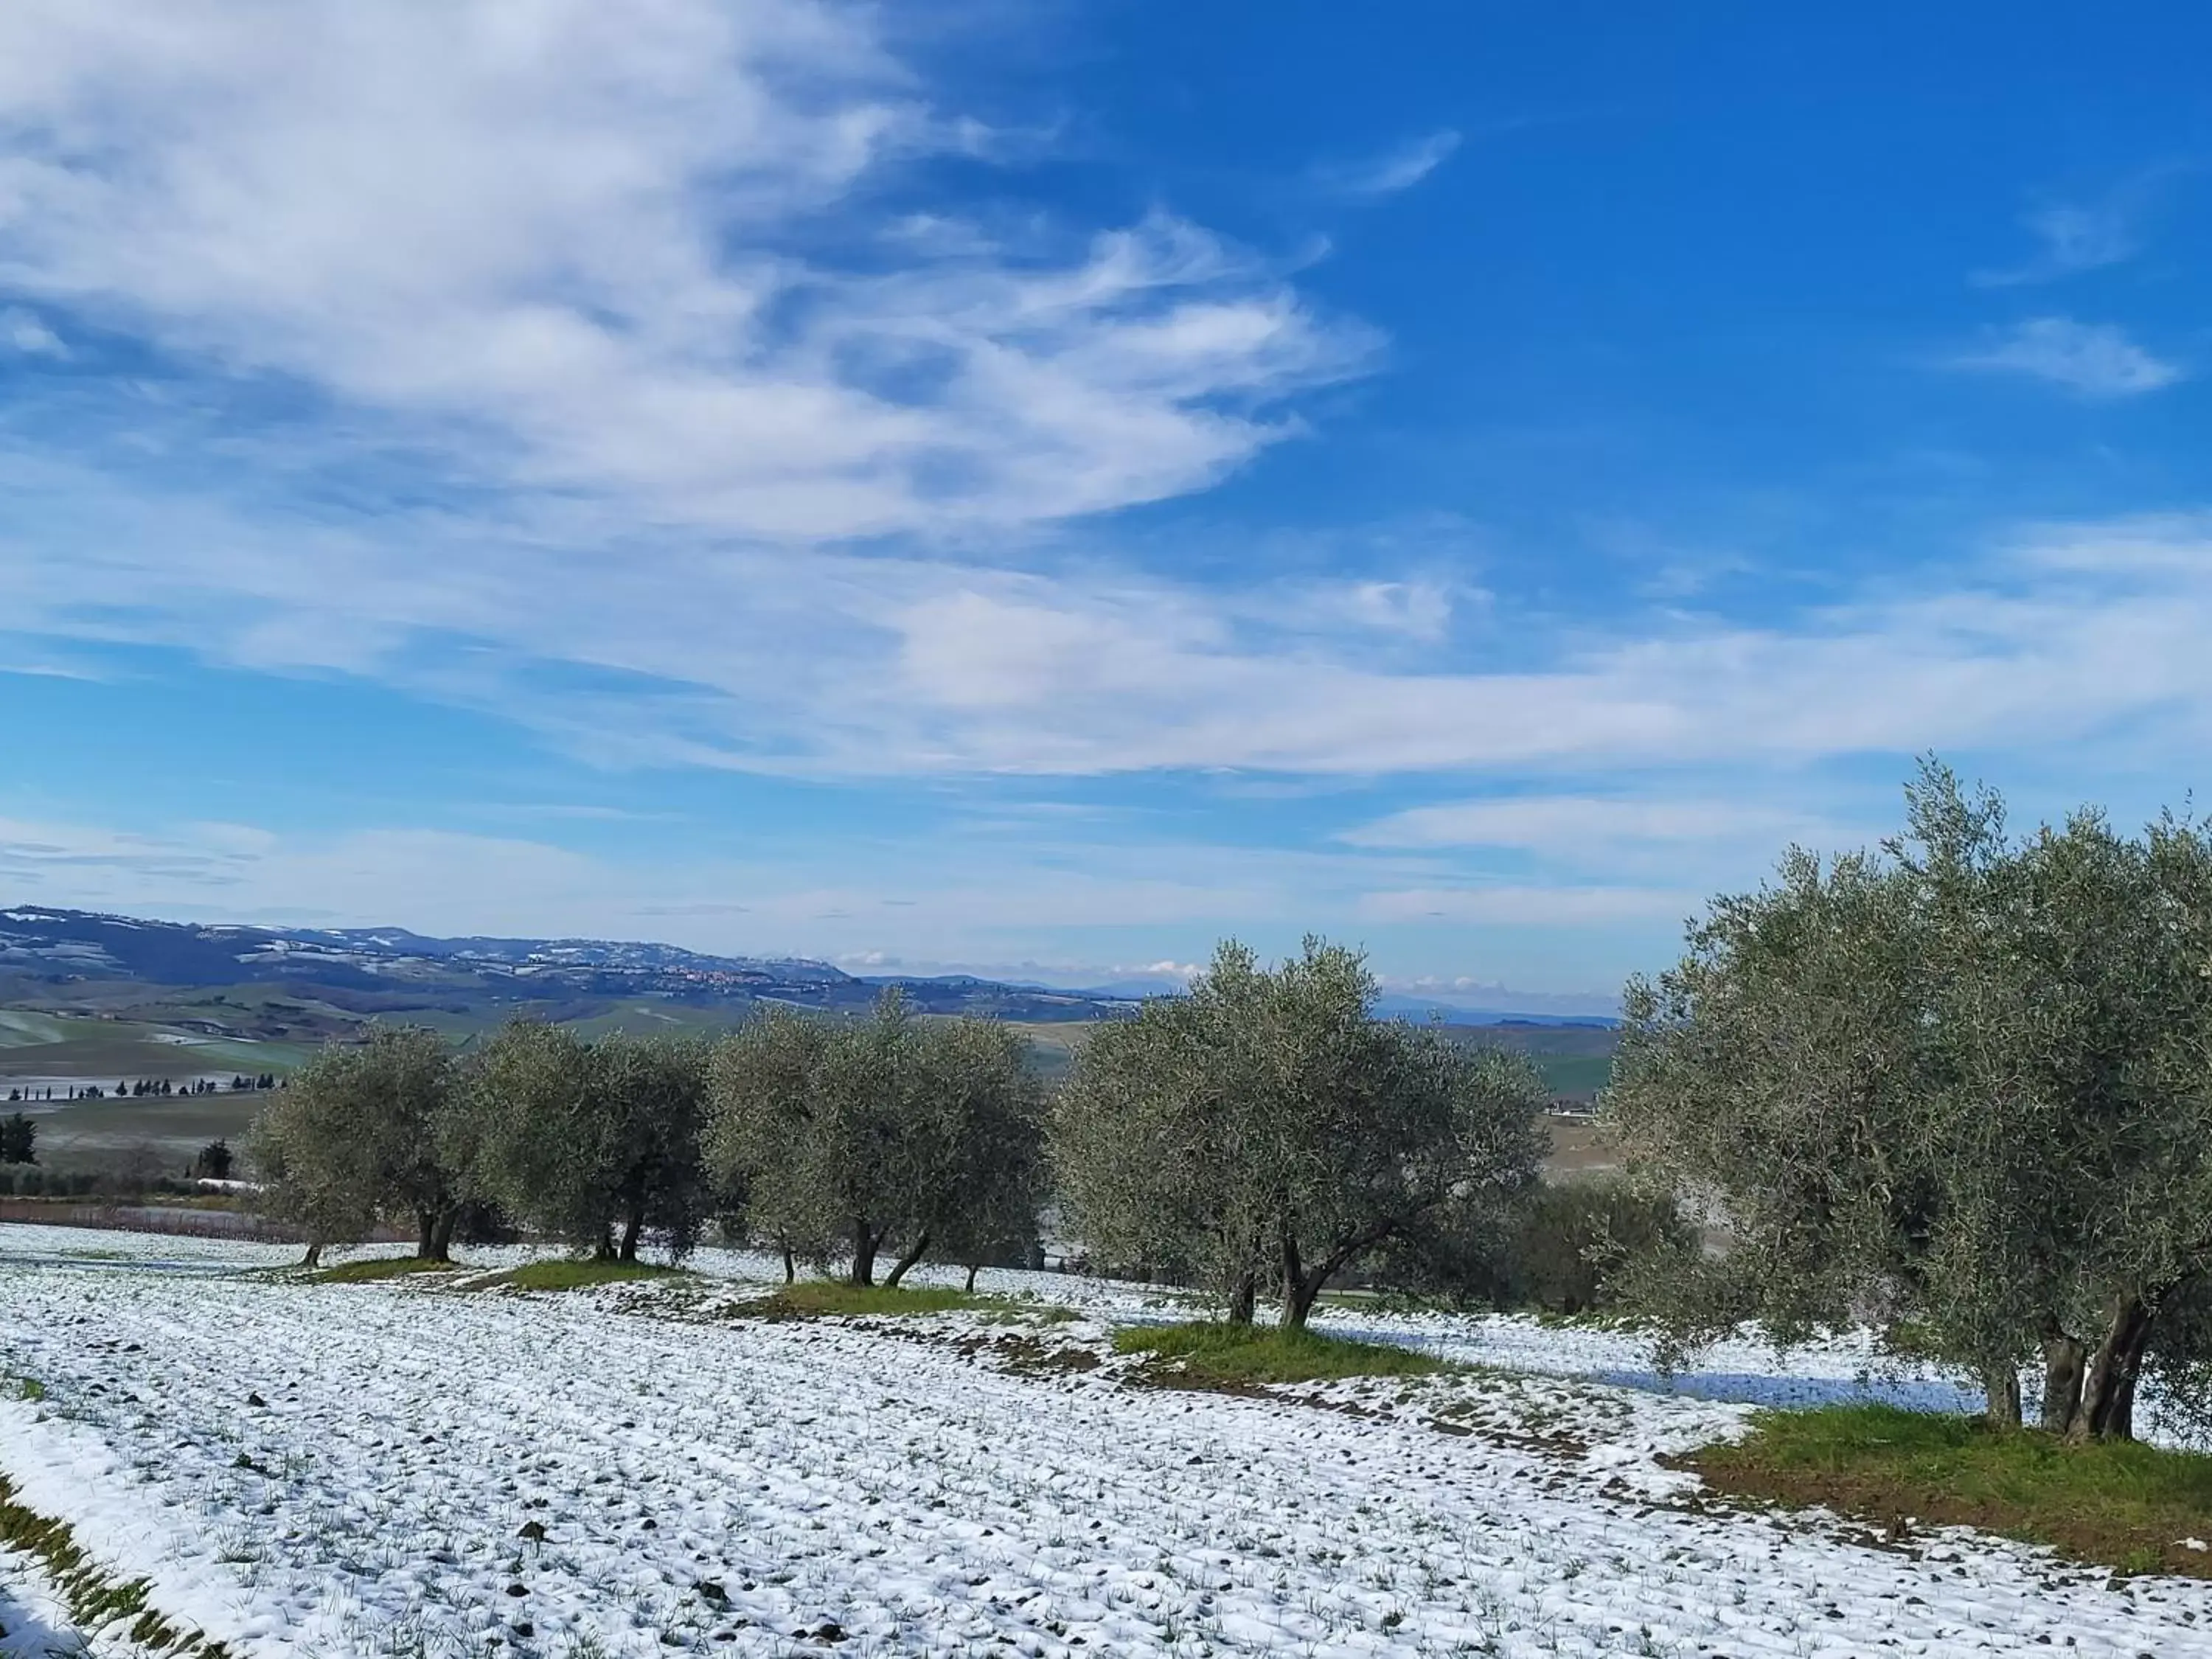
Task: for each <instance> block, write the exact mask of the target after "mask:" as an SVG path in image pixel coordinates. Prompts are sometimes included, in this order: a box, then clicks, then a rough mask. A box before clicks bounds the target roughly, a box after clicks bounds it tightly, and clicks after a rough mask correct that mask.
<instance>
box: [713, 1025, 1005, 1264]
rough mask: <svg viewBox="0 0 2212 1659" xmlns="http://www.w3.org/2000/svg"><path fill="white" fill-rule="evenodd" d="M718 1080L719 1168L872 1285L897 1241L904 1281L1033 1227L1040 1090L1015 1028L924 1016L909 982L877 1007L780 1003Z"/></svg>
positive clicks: (757, 1219) (749, 1221) (764, 1218)
mask: <svg viewBox="0 0 2212 1659" xmlns="http://www.w3.org/2000/svg"><path fill="white" fill-rule="evenodd" d="M712 1079H713V1080H712V1097H713V1121H712V1124H711V1127H710V1128H709V1130H708V1138H707V1146H708V1158H709V1163H710V1166H711V1168H712V1170H713V1171H714V1176H715V1178H716V1180H717V1181H718V1182H720V1183H721V1184H722V1185H723V1186H724V1187H726V1188H729V1189H731V1190H732V1191H737V1192H742V1193H743V1194H744V1214H745V1217H746V1222H745V1225H746V1228H747V1231H749V1232H750V1234H751V1235H752V1236H753V1237H755V1238H757V1239H758V1240H759V1241H760V1242H762V1243H767V1244H771V1245H774V1246H775V1247H778V1248H781V1249H783V1250H784V1251H785V1252H786V1254H787V1257H788V1256H791V1255H799V1256H804V1257H806V1258H808V1259H810V1260H812V1261H823V1262H826V1261H829V1260H830V1259H831V1258H833V1257H841V1258H842V1260H844V1261H846V1262H847V1263H848V1269H849V1272H850V1274H851V1277H852V1280H853V1282H854V1284H856V1285H871V1284H873V1283H874V1282H875V1269H876V1263H877V1260H878V1257H879V1256H880V1255H882V1253H883V1252H884V1250H885V1249H891V1250H893V1251H895V1252H896V1259H895V1261H894V1263H893V1266H892V1267H891V1269H890V1273H889V1274H888V1275H887V1277H886V1280H885V1282H886V1283H888V1284H891V1285H896V1284H897V1283H898V1282H899V1281H900V1280H901V1279H902V1278H903V1277H904V1276H905V1275H906V1273H908V1271H909V1270H910V1269H911V1268H912V1267H914V1265H915V1263H916V1262H917V1261H921V1260H922V1259H923V1258H924V1257H925V1256H928V1255H939V1256H941V1257H943V1258H945V1259H948V1260H964V1261H966V1262H967V1263H968V1264H969V1265H973V1264H974V1263H975V1261H976V1260H977V1259H978V1256H979V1255H980V1254H981V1253H983V1252H987V1251H994V1250H998V1249H1008V1250H1011V1249H1013V1248H1015V1241H1016V1239H1017V1237H1019V1239H1020V1241H1021V1243H1022V1244H1024V1245H1025V1244H1026V1243H1027V1239H1028V1237H1029V1236H1030V1235H1031V1234H1033V1233H1034V1231H1035V1226H1036V1194H1037V1188H1038V1169H1039V1152H1038V1149H1039V1146H1040V1144H1041V1141H1042V1121H1041V1110H1040V1104H1039V1102H1040V1095H1039V1091H1038V1086H1037V1083H1036V1077H1035V1074H1034V1073H1033V1072H1032V1071H1031V1070H1030V1066H1029V1062H1028V1056H1027V1052H1026V1046H1025V1044H1024V1042H1023V1039H1022V1037H1021V1036H1020V1034H1019V1033H1018V1032H1017V1031H1015V1030H1012V1028H1011V1027H1008V1026H1006V1025H1005V1024H1000V1023H999V1022H996V1021H991V1020H980V1019H951V1020H945V1019H923V1018H919V1017H917V1016H916V1015H915V1012H913V1010H912V1009H911V1008H910V1007H909V1006H908V1004H907V1002H906V1001H905V1000H904V999H903V998H902V997H901V996H900V995H899V994H898V993H897V992H896V990H892V991H888V992H886V993H885V994H884V997H883V999H882V1000H881V1001H880V1002H879V1003H878V1006H877V1007H876V1010H875V1012H874V1013H873V1014H872V1016H871V1017H870V1018H866V1019H865V1020H858V1021H851V1022H843V1023H840V1022H835V1021H830V1020H825V1019H822V1018H816V1017H812V1016H809V1015H805V1014H801V1013H799V1012H794V1011H792V1010H788V1009H772V1010H769V1012H765V1013H763V1014H761V1015H759V1016H757V1017H756V1018H754V1019H752V1020H751V1021H750V1022H748V1023H747V1024H746V1025H745V1026H744V1027H743V1028H742V1029H741V1030H738V1032H736V1033H735V1034H733V1035H732V1036H730V1037H729V1038H727V1039H726V1040H725V1041H724V1042H722V1044H721V1045H720V1047H719V1048H717V1050H716V1052H715V1054H714V1061H713V1066H712Z"/></svg>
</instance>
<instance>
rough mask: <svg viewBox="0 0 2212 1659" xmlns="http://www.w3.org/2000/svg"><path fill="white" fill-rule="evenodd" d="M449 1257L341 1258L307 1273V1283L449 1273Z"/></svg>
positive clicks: (363, 1281)
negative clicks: (359, 1259)
mask: <svg viewBox="0 0 2212 1659" xmlns="http://www.w3.org/2000/svg"><path fill="white" fill-rule="evenodd" d="M454 1271H455V1268H454V1266H453V1263H452V1262H450V1261H422V1259H421V1258H419V1257H416V1256H411V1255H373V1256H370V1257H368V1258H367V1259H366V1260H365V1261H341V1262H339V1263H338V1264H337V1266H336V1267H321V1268H318V1269H317V1270H316V1271H314V1272H313V1273H309V1274H308V1275H307V1282H308V1283H309V1284H310V1285H374V1284H375V1283H376V1282H377V1281H378V1280H380V1279H404V1278H406V1277H407V1276H408V1275H409V1274H410V1273H453V1272H454Z"/></svg>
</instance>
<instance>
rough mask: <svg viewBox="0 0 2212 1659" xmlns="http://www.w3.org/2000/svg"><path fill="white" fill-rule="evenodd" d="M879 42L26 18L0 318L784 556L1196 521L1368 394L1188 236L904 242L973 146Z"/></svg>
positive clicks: (404, 23)
mask: <svg viewBox="0 0 2212 1659" xmlns="http://www.w3.org/2000/svg"><path fill="white" fill-rule="evenodd" d="M866 23H867V15H866V13H865V12H863V11H860V10H858V9H848V8H844V7H839V6H833V5H829V4H823V3H814V0H764V3H761V4H757V5H751V6H747V7H744V8H741V9H733V8H730V7H726V6H721V5H717V4H712V3H708V0H654V3H652V4H648V5H645V6H641V7H638V8H635V9H630V10H627V11H625V12H624V13H623V15H620V16H619V17H618V16H617V15H615V14H614V13H611V12H610V11H608V10H606V9H604V8H601V7H596V6H592V5H589V4H586V3H582V0H526V3H522V4H519V5H516V4H503V3H491V0H469V3H457V4H454V5H450V6H404V7H392V8H362V7H358V6H354V5H350V4H348V3H345V0H302V3H300V4H298V5H293V6H286V7H282V8H277V9H273V10H269V11H255V12H252V13H251V14H248V13H241V12H240V11H239V10H237V9H235V8H233V7H229V6H226V5H223V4H221V3H216V0H173V3H162V4H159V5H153V4H146V3H134V0H27V3H25V4H22V5H18V6H12V7H9V8H8V9H6V10H5V12H4V14H0V155H4V158H5V159H4V164H0V291H4V290H12V291H13V292H14V293H15V294H16V295H20V296H22V297H23V298H25V299H27V300H33V301H37V302H39V303H40V304H41V305H42V306H45V307H48V308H50V309H53V310H58V311H65V312H69V313H76V314H77V315H80V316H82V317H83V318H86V319H89V320H91V321H92V322H94V324H96V325H99V326H100V327H103V328H106V329H111V330H115V331H123V332H125V333H128V334H130V335H131V336H133V337H137V338H139V339H142V340H144V341H147V342H150V343H154V344H155V345H157V346H158V347H160V348H161V349H163V350H165V351H167V353H169V354H171V355H172V356H173V357H174V358H175V359H177V360H178V361H179V362H189V363H197V364H204V365H207V366H210V367H212V368H215V369H216V371H217V372H219V373H221V374H224V375H228V376H246V377H255V376H261V377H274V378H276V379H278V380H286V381H293V382H297V383H299V384H301V385H302V386H307V387H311V388H313V390H314V391H315V392H318V393H319V394H321V395H323V396H325V397H327V398H331V399H335V400H337V403H338V404H340V405H342V406H343V408H344V409H346V410H349V411H352V412H354V413H355V414H356V416H360V417H366V418H369V419H372V420H375V421H380V422H383V423H384V425H383V427H382V429H381V430H380V431H377V432H375V433H374V436H375V437H376V438H377V439H379V440H380V441H383V442H386V443H389V444H395V445H399V446H404V447H411V448H414V449H415V450H416V451H417V452H418V453H426V454H429V453H435V454H438V455H441V456H444V457H447V458H449V459H450V460H451V463H452V464H453V467H454V469H455V471H457V472H458V473H459V475H460V476H461V477H463V478H464V479H465V480H467V481H470V482H472V483H501V484H506V485H510V486H520V487H524V488H527V489H534V490H538V491H543V492H548V493H578V492H580V493H582V494H583V495H587V496H591V497H596V498H601V499H605V500H607V501H611V502H615V503H619V504H620V506H621V507H622V508H623V510H624V511H625V512H627V513H631V514H634V515H635V514H643V515H644V516H647V517H648V518H650V519H652V520H654V521H657V522H661V523H682V524H688V525H691V526H698V527H701V528H702V529H708V530H713V531H720V532H728V533H732V534H737V535H741V536H747V537H753V538H772V539H776V540H780V541H801V542H805V541H818V540H829V539H839V538H854V537H866V536H880V535H890V534H901V533H925V534H935V533H944V532H949V531H954V530H957V531H961V532H975V531H977V530H979V529H987V528H989V527H991V526H1022V525H1027V524H1034V523H1038V522H1044V521H1051V520H1059V519H1063V518H1066V517H1069V516H1073V515H1078V514H1082V513H1094V512H1098V511H1102V510H1105V509H1109V508H1113V507H1122V506H1126V505H1128V504H1130V503H1133V502H1139V501H1152V500H1157V499H1159V498H1161V497H1163V496H1166V495H1175V494H1178V493H1181V492H1182V491H1185V490H1188V489H1194V488H1197V487H1200V486H1201V485H1203V484H1205V483H1208V482H1210V481H1212V479H1214V478H1216V477H1219V476H1220V475H1221V474H1222V473H1223V472H1224V471H1225V470H1226V469H1228V468H1231V467H1233V466H1235V465H1237V464H1238V463H1239V462H1241V461H1243V460H1244V459H1247V458H1248V457H1249V456H1250V455H1252V454H1253V453H1255V452H1256V451H1257V450H1259V449H1261V447H1265V446H1266V445H1267V444H1269V443H1271V442H1273V441H1276V440H1277V439H1279V437H1281V436H1282V435H1284V434H1285V431H1287V430H1288V429H1289V428H1287V427H1286V426H1285V424H1284V423H1283V422H1280V421H1279V420H1278V419H1275V418H1273V417H1272V416H1270V415H1269V413H1268V409H1269V406H1270V405H1271V404H1273V403H1274V402H1276V401H1277V400H1279V398H1282V397H1283V396H1284V395H1285V394H1286V393H1288V392H1293V391H1296V390H1297V389H1299V388H1301V387H1304V386H1311V385H1313V384H1316V383H1317V382H1321V381H1325V380H1330V379H1333V378H1336V377H1339V376H1341V375H1344V374H1350V373H1353V372H1356V371H1357V370H1358V368H1360V367H1361V365H1362V363H1363V362H1364V356H1365V354H1366V352H1367V350H1368V349H1369V344H1370V343H1369V341H1368V339H1367V337H1365V336H1364V334H1363V333H1362V332H1361V331H1359V330H1358V329H1357V328H1355V327H1352V326H1351V325H1334V324H1330V323H1328V322H1325V321H1323V320H1322V319H1318V318H1317V317H1316V315H1314V314H1313V313H1312V312H1311V311H1310V309H1309V308H1308V307H1306V306H1305V305H1304V304H1303V303H1302V302H1301V301H1299V300H1298V298H1297V296H1296V295H1294V294H1292V293H1291V291H1290V290H1289V289H1287V288H1286V287H1285V285H1284V284H1282V283H1280V282H1279V281H1277V280H1276V279H1275V278H1274V277H1273V276H1271V275H1270V273H1269V272H1268V271H1267V269H1266V268H1265V267H1264V266H1263V265H1262V264H1260V263H1259V262H1256V261H1255V260H1254V259H1252V258H1249V257H1248V256H1245V255H1243V254H1242V253H1240V252H1237V250H1235V249H1233V248H1231V247H1230V246H1227V245H1225V243H1223V242H1222V241H1221V240H1218V239H1217V238H1215V237H1213V236H1212V235H1210V234H1207V233H1206V232H1205V231H1204V230H1202V229H1200V228H1198V227H1196V226H1194V225H1191V224H1188V223H1187V222H1182V221H1181V220H1179V219H1176V218H1175V217H1174V216H1171V215H1168V214H1158V215H1155V216H1152V217H1150V218H1147V219H1146V220H1144V221H1142V222H1139V223H1136V224H1133V225H1128V226H1124V227H1120V228H1104V229H1099V230H1095V231H1089V232H1084V231H1076V230H1067V231H1060V232H1054V231H1052V230H1050V229H1049V228H1046V229H1041V230H1039V231H1038V233H1037V234H1036V239H1035V240H1034V241H1033V242H1031V243H1028V244H1024V245H1021V246H1002V245H1000V243H999V242H998V241H997V240H994V238H993V237H991V236H990V235H988V234H984V233H983V232H982V231H981V229H980V228H979V229H976V230H975V231H973V232H971V233H970V234H964V235H962V236H958V237H951V236H941V237H939V238H938V239H936V240H934V241H933V242H931V243H929V244H927V245H921V244H917V243H916V242H915V240H913V239H912V238H910V237H901V236H899V235H897V234H895V233H893V232H887V231H886V230H885V229H884V227H885V226H886V225H887V224H890V223H892V222H893V221H892V220H891V219H890V218H889V217H887V216H884V214H883V213H882V211H881V208H880V205H879V204H880V203H881V202H882V201H883V200H884V198H886V197H890V198H891V199H896V196H897V192H898V191H899V189H900V186H901V181H902V178H903V177H904V169H906V168H907V167H909V166H910V165H911V164H912V163H914V162H915V161H918V160H921V159H924V158H927V157H929V156H931V155H942V154H946V153H952V154H958V155H974V154H975V153H976V152H977V149H978V144H979V141H978V133H977V129H976V127H975V124H974V123H973V122H971V121H967V120H964V119H962V118H957V117H954V116H951V115H948V114H945V113H942V112H939V111H938V110H936V109H934V108H933V107H932V106H930V105H929V104H928V102H927V100H926V99H925V98H924V97H923V95H922V94H921V91H920V90H919V88H917V87H916V86H915V84H914V82H912V80H911V78H910V77H909V76H908V75H907V73H906V72H905V70H903V68H902V66H901V65H900V64H898V63H896V61H894V60H893V59H892V58H890V56H889V55H888V54H887V53H886V52H885V51H884V49H883V47H882V46H881V45H880V43H879V42H878V41H877V40H875V39H873V38H872V36H871V35H870V34H869V33H868V32H867V27H866ZM984 148H985V149H987V145H986V146H984ZM24 314H25V315H27V313H24ZM34 325H35V324H22V325H19V331H21V329H28V328H31V327H33V326H34ZM35 326H38V327H43V325H35ZM41 338H42V337H41ZM18 349H33V348H25V347H23V346H21V343H20V342H19V345H18ZM36 349H50V348H45V347H39V348H36Z"/></svg>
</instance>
